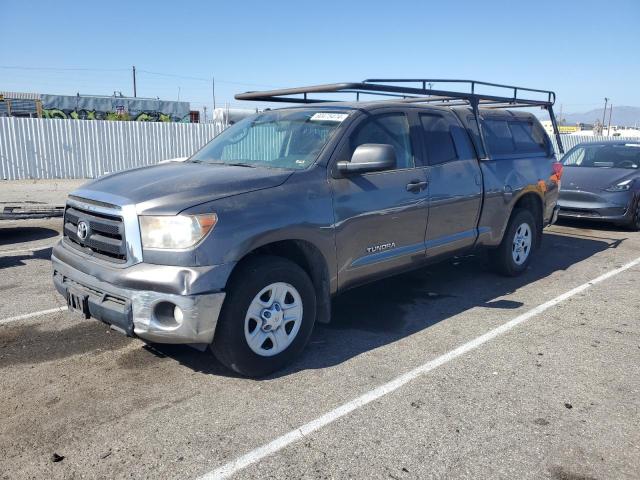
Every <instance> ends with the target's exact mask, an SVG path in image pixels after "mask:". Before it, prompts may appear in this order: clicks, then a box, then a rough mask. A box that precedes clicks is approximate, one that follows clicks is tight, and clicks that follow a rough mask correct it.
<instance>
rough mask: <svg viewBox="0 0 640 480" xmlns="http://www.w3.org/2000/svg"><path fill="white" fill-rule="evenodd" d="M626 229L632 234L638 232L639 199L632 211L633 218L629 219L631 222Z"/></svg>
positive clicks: (639, 223)
mask: <svg viewBox="0 0 640 480" xmlns="http://www.w3.org/2000/svg"><path fill="white" fill-rule="evenodd" d="M627 227H628V228H629V230H631V231H632V232H638V231H640V199H638V201H636V206H635V209H634V211H633V216H632V217H631V220H630V221H629V223H628V224H627Z"/></svg>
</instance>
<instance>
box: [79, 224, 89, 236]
mask: <svg viewBox="0 0 640 480" xmlns="http://www.w3.org/2000/svg"><path fill="white" fill-rule="evenodd" d="M77 233H78V238H79V239H80V240H85V239H86V238H87V235H89V225H87V224H86V222H82V221H81V222H78V232H77Z"/></svg>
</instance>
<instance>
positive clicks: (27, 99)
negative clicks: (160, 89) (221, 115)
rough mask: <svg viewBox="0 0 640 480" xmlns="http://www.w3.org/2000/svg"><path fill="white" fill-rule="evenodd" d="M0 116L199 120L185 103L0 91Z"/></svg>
mask: <svg viewBox="0 0 640 480" xmlns="http://www.w3.org/2000/svg"><path fill="white" fill-rule="evenodd" d="M0 116H5V117H7V116H8V117H31V118H62V119H74V120H133V121H138V122H184V123H190V122H193V121H194V120H195V121H196V122H197V121H198V120H199V116H198V115H192V114H191V109H190V105H189V102H176V101H171V100H160V99H156V98H139V97H125V96H122V95H112V96H100V95H80V94H77V95H48V94H39V93H18V92H0Z"/></svg>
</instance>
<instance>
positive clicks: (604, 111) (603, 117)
mask: <svg viewBox="0 0 640 480" xmlns="http://www.w3.org/2000/svg"><path fill="white" fill-rule="evenodd" d="M608 101H609V99H608V98H607V97H604V110H603V111H602V126H603V127H604V119H605V116H606V115H607V102H608Z"/></svg>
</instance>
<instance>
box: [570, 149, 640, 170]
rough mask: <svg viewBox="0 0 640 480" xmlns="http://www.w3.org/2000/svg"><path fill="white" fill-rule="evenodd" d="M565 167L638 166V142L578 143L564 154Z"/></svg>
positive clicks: (639, 150)
mask: <svg viewBox="0 0 640 480" xmlns="http://www.w3.org/2000/svg"><path fill="white" fill-rule="evenodd" d="M562 163H563V165H565V166H566V167H591V168H629V169H634V168H640V143H626V144H610V145H606V144H605V145H603V144H598V145H580V146H577V147H575V148H573V149H571V150H569V152H567V154H566V155H565V157H564V158H563V160H562Z"/></svg>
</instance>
